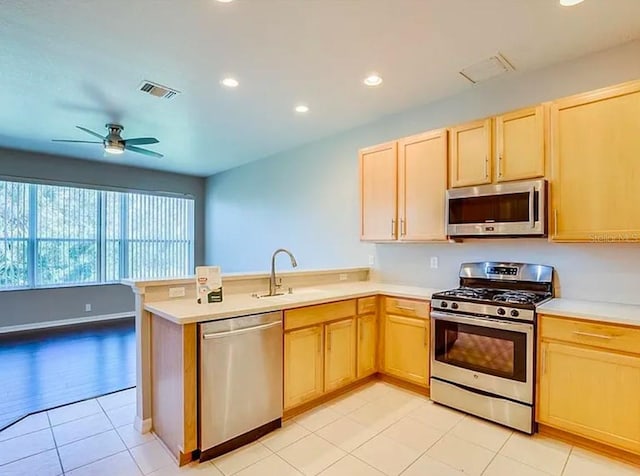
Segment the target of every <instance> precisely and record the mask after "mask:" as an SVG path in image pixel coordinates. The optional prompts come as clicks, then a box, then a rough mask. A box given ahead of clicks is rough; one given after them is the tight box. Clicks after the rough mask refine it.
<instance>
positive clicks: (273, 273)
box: [267, 248, 298, 296]
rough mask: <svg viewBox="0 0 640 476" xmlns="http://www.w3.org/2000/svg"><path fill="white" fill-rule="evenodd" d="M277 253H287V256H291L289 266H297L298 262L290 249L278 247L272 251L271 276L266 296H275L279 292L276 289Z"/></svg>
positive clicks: (277, 285) (277, 286)
mask: <svg viewBox="0 0 640 476" xmlns="http://www.w3.org/2000/svg"><path fill="white" fill-rule="evenodd" d="M278 253H287V254H288V255H289V258H291V266H293V267H294V268H295V267H296V266H298V262H297V261H296V258H295V256H293V254H291V251H289V250H285V249H284V248H278V249H277V250H275V251H274V252H273V256H271V277H270V278H269V294H267V296H276V295H278V294H279V293H278V292H277V291H278V288H279V287H280V285H279V284H277V283H276V255H277V254H278Z"/></svg>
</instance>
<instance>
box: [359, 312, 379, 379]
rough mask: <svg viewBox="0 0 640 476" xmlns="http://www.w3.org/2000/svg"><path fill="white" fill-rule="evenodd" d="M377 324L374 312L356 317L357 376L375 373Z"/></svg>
mask: <svg viewBox="0 0 640 476" xmlns="http://www.w3.org/2000/svg"><path fill="white" fill-rule="evenodd" d="M377 326H378V323H377V319H376V315H375V314H366V315H364V316H359V317H358V346H357V350H358V372H357V375H358V378H361V377H366V376H367V375H371V374H374V373H376V345H377V342H378V338H377V334H378V332H377Z"/></svg>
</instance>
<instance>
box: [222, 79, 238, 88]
mask: <svg viewBox="0 0 640 476" xmlns="http://www.w3.org/2000/svg"><path fill="white" fill-rule="evenodd" d="M220 83H221V84H222V85H223V86H226V87H227V88H237V87H238V85H239V84H240V83H239V82H238V80H237V79H235V78H224V79H223V80H222V81H220Z"/></svg>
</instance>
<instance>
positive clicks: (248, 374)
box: [199, 312, 282, 461]
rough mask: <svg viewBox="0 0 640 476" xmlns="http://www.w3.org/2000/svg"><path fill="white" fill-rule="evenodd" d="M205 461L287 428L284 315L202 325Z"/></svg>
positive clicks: (202, 444)
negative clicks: (283, 392)
mask: <svg viewBox="0 0 640 476" xmlns="http://www.w3.org/2000/svg"><path fill="white" fill-rule="evenodd" d="M199 389H200V391H199V405H200V449H201V453H200V460H201V461H204V460H207V459H210V458H214V457H215V456H218V455H221V454H223V453H226V452H228V451H231V450H232V449H235V448H238V447H239V446H242V445H244V444H246V443H248V442H250V441H254V440H256V439H258V438H260V437H261V436H263V435H265V434H266V433H268V432H270V431H272V430H274V429H276V428H279V427H280V426H281V425H282V313H281V312H271V313H267V314H254V315H250V316H242V317H234V318H230V319H224V320H220V321H212V322H205V323H202V324H200V371H199Z"/></svg>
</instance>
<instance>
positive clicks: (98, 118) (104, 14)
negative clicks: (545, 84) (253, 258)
mask: <svg viewBox="0 0 640 476" xmlns="http://www.w3.org/2000/svg"><path fill="white" fill-rule="evenodd" d="M0 4H1V5H0V146H4V147H13V148H19V149H26V150H34V151H41V152H49V153H54V154H61V155H69V156H73V157H78V158H84V159H93V160H109V161H114V162H117V163H125V164H128V165H135V166H141V167H148V168H155V169H161V170H168V171H174V172H183V173H188V174H194V175H201V176H207V175H211V174H213V173H216V172H219V171H221V170H225V169H228V168H231V167H234V166H237V165H239V164H242V163H245V162H249V161H252V160H256V159H260V158H263V157H266V156H269V155H271V154H274V153H276V152H279V151H282V150H286V149H289V148H292V147H295V146H297V145H300V144H303V143H305V142H309V141H313V140H316V139H319V138H322V137H325V136H329V135H331V134H334V133H336V132H338V131H341V130H345V129H349V128H352V127H355V126H358V125H361V124H364V123H367V122H369V121H372V120H375V119H377V118H379V117H381V116H384V115H388V114H391V113H395V112H398V111H401V110H404V109H408V108H413V107H416V106H418V105H420V104H424V103H428V102H430V101H433V100H435V99H437V98H440V97H444V96H447V95H451V94H455V93H456V92H459V91H462V90H465V89H468V88H471V87H472V86H471V85H470V83H468V82H467V81H466V80H464V79H463V78H462V77H461V76H460V75H459V74H458V71H459V70H460V69H462V68H464V67H466V66H469V65H470V64H472V63H475V62H477V61H479V60H482V59H485V58H487V57H489V56H491V55H494V54H495V53H497V52H498V51H500V52H502V53H503V54H504V55H505V56H506V57H507V58H508V59H509V60H510V61H511V62H512V63H513V65H514V66H515V67H516V68H517V69H518V70H520V71H525V70H532V69H537V68H540V67H543V66H546V65H549V64H552V63H556V62H560V61H565V60H567V59H570V58H574V57H577V56H581V55H584V54H587V53H590V52H593V51H597V50H601V49H605V48H608V47H611V46H614V45H616V44H620V43H623V42H625V41H628V40H631V39H635V38H638V37H640V0H585V2H584V3H582V4H580V5H579V6H576V7H572V8H566V7H560V6H559V4H558V0H235V1H234V2H232V3H226V4H225V3H219V2H217V1H214V0H109V1H103V0H0ZM370 71H378V72H379V73H380V74H381V75H382V76H383V78H384V84H383V85H382V86H381V87H379V88H376V89H367V88H365V87H364V86H363V85H362V82H361V81H362V78H363V77H364V75H365V74H366V73H368V72H370ZM229 74H231V75H234V76H235V77H237V79H238V80H239V81H240V87H238V88H237V89H236V90H227V89H224V88H222V87H221V86H220V85H219V81H220V79H221V78H222V77H224V76H225V75H229ZM143 79H148V80H151V81H156V82H158V83H161V84H165V85H168V86H171V87H174V88H176V89H178V90H180V91H182V94H181V95H180V96H178V97H176V98H174V99H172V100H168V101H166V100H160V99H156V98H154V97H152V96H149V95H145V94H143V93H141V92H139V91H137V87H138V85H139V83H140V81H142V80H143ZM299 101H302V102H305V103H307V104H309V106H310V108H311V111H310V113H309V114H307V115H306V116H300V115H296V114H295V113H294V112H293V106H294V105H295V103H297V102H299ZM114 121H115V122H121V123H122V124H123V125H124V127H125V131H124V134H123V136H124V137H134V136H148V135H152V136H155V137H157V138H158V139H159V140H160V144H158V145H155V146H149V148H150V149H153V150H156V151H159V152H162V153H164V154H165V157H164V158H163V159H154V158H150V157H144V156H139V155H137V154H133V153H129V152H127V153H126V154H124V155H123V156H115V157H114V156H109V157H106V158H105V157H104V156H103V153H102V150H101V148H100V147H99V146H97V145H85V144H78V145H71V144H56V143H52V142H51V141H50V140H51V139H52V138H68V139H80V140H82V139H86V140H91V136H88V135H85V134H84V133H83V132H81V131H79V130H77V129H75V127H74V126H75V125H82V126H85V127H88V128H90V129H93V130H96V131H98V132H102V131H103V130H104V129H103V126H104V124H105V123H106V122H114Z"/></svg>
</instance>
